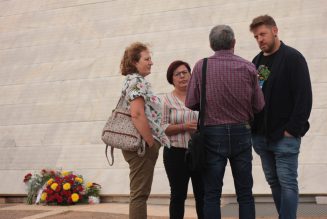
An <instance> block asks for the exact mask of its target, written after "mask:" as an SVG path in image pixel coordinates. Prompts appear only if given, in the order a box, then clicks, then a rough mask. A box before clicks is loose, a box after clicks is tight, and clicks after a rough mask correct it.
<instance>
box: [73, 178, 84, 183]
mask: <svg viewBox="0 0 327 219" xmlns="http://www.w3.org/2000/svg"><path fill="white" fill-rule="evenodd" d="M75 181H76V182H79V183H83V179H82V178H80V177H75Z"/></svg>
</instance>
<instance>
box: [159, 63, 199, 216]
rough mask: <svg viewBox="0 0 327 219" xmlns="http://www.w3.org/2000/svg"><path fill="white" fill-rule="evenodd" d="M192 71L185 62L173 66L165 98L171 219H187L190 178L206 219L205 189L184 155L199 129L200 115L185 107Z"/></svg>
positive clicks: (164, 114)
mask: <svg viewBox="0 0 327 219" xmlns="http://www.w3.org/2000/svg"><path fill="white" fill-rule="evenodd" d="M190 77H191V68H190V66H189V64H188V63H186V62H184V61H180V60H177V61H174V62H172V63H171V64H170V65H169V67H168V70H167V81H168V82H169V83H170V84H172V85H173V86H174V89H173V91H172V92H170V93H168V94H166V95H165V96H164V98H163V119H162V127H163V129H164V130H165V133H166V135H167V136H168V137H169V140H170V148H168V147H165V148H164V154H163V160H164V166H165V170H166V173H167V176H168V180H169V185H170V191H171V197H170V205H169V214H170V218H171V219H182V218H184V207H185V200H186V198H187V188H188V183H189V180H190V178H191V180H192V185H193V193H194V197H195V201H196V211H197V215H198V218H203V194H204V190H203V189H204V186H203V182H202V178H201V174H200V173H199V172H191V171H189V170H188V168H187V166H186V164H185V162H184V157H185V152H186V149H187V144H188V141H189V139H190V133H192V132H194V131H195V130H196V129H197V117H198V114H197V113H196V112H194V111H192V110H190V109H188V108H186V107H185V98H186V91H187V85H188V82H189V80H190Z"/></svg>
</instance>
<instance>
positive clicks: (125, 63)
mask: <svg viewBox="0 0 327 219" xmlns="http://www.w3.org/2000/svg"><path fill="white" fill-rule="evenodd" d="M145 50H148V46H147V45H146V44H144V43H140V42H135V43H132V44H131V45H130V46H128V47H127V48H126V49H125V52H124V55H123V58H122V59H121V62H120V70H121V74H122V75H128V74H132V73H135V72H137V69H136V67H135V63H136V62H138V61H139V60H140V58H141V52H143V51H145Z"/></svg>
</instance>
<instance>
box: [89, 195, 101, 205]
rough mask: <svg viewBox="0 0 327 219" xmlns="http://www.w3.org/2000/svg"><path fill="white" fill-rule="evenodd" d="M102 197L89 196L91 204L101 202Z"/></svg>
mask: <svg viewBox="0 0 327 219" xmlns="http://www.w3.org/2000/svg"><path fill="white" fill-rule="evenodd" d="M99 203H100V198H99V197H95V196H89V204H99Z"/></svg>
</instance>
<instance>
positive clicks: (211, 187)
mask: <svg viewBox="0 0 327 219" xmlns="http://www.w3.org/2000/svg"><path fill="white" fill-rule="evenodd" d="M204 136H205V140H206V143H207V144H206V152H207V162H206V168H205V170H204V172H203V181H204V190H205V195H204V216H205V219H220V218H221V212H220V198H221V192H222V187H223V178H224V174H225V167H226V164H227V160H229V162H230V166H231V169H232V174H233V178H234V186H235V191H236V195H237V202H238V204H239V218H240V219H255V206H254V198H253V195H252V187H253V179H252V144H251V133H250V126H249V125H247V124H240V125H217V126H208V127H205V128H204Z"/></svg>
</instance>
